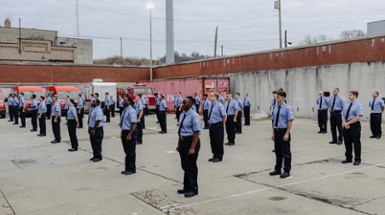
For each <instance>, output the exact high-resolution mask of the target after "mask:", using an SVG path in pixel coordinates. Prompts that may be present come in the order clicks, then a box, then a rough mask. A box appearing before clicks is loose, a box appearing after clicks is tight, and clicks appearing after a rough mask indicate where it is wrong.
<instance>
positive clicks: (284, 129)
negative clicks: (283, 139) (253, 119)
mask: <svg viewBox="0 0 385 215" xmlns="http://www.w3.org/2000/svg"><path fill="white" fill-rule="evenodd" d="M286 130H287V128H274V131H286Z"/></svg>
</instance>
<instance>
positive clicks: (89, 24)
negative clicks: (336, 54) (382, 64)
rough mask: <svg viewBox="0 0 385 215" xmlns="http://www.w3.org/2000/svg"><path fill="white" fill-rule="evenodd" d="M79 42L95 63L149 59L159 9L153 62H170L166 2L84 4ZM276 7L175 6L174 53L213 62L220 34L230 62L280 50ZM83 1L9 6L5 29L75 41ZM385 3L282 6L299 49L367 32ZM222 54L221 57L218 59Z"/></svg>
mask: <svg viewBox="0 0 385 215" xmlns="http://www.w3.org/2000/svg"><path fill="white" fill-rule="evenodd" d="M78 1H79V20H80V36H81V37H84V38H90V39H93V42H94V58H104V57H109V56H114V55H120V37H123V44H124V45H123V54H124V56H136V57H148V56H149V11H148V10H147V9H146V4H147V3H148V2H151V3H153V4H154V6H155V8H154V9H153V18H154V19H153V41H154V42H153V53H154V58H158V57H162V56H164V55H165V46H166V44H165V34H166V33H165V0H78ZM274 1H275V0H236V1H235V0H189V1H187V0H175V1H174V18H175V21H174V30H175V33H174V35H175V51H178V52H179V53H187V54H191V52H194V51H198V52H200V53H201V54H208V55H213V52H214V34H215V27H216V26H218V28H219V36H218V46H221V45H223V46H224V53H225V54H226V55H232V54H240V53H247V52H254V51H261V50H266V49H275V48H278V47H279V42H278V38H279V37H278V11H277V10H275V9H274ZM75 2H76V0H8V1H2V2H1V7H0V18H1V19H2V21H1V22H0V23H1V25H3V20H5V18H7V17H10V18H11V20H12V25H13V27H17V26H18V18H19V17H20V18H21V19H22V27H26V28H41V29H48V30H56V31H58V32H59V35H60V36H69V37H75V36H76V18H75V17H76V16H75V14H76V12H75V11H76V7H75ZM384 11H385V3H384V0H365V1H362V0H282V29H283V30H287V31H288V40H289V41H290V42H293V45H298V44H299V42H300V41H301V40H303V39H304V37H305V36H306V35H310V36H317V35H320V34H325V35H327V36H328V37H330V38H333V39H339V38H340V33H341V31H343V30H351V29H360V30H364V31H365V32H366V30H367V29H366V24H367V23H368V22H372V21H378V20H385V13H384ZM219 50H220V49H218V53H219Z"/></svg>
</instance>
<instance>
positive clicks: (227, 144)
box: [225, 142, 235, 146]
mask: <svg viewBox="0 0 385 215" xmlns="http://www.w3.org/2000/svg"><path fill="white" fill-rule="evenodd" d="M234 144H235V143H230V142H229V143H225V145H226V146H233V145H234Z"/></svg>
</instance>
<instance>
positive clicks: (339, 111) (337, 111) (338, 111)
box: [330, 110, 342, 113]
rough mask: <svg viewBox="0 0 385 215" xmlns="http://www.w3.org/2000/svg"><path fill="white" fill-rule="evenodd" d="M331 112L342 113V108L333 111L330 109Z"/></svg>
mask: <svg viewBox="0 0 385 215" xmlns="http://www.w3.org/2000/svg"><path fill="white" fill-rule="evenodd" d="M330 112H331V113H341V112H342V110H333V111H330Z"/></svg>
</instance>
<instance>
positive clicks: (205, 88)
mask: <svg viewBox="0 0 385 215" xmlns="http://www.w3.org/2000/svg"><path fill="white" fill-rule="evenodd" d="M141 84H143V85H145V86H147V87H148V88H153V89H155V91H156V92H158V93H162V94H163V95H164V96H165V100H166V102H167V111H174V97H175V94H176V93H177V92H181V93H182V97H183V98H185V97H186V96H194V93H197V94H198V96H199V98H200V100H201V101H202V98H203V94H205V93H206V94H209V95H210V93H212V92H218V93H220V94H222V95H223V94H224V93H225V92H230V80H229V78H182V79H161V80H155V81H151V82H141Z"/></svg>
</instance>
